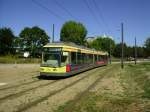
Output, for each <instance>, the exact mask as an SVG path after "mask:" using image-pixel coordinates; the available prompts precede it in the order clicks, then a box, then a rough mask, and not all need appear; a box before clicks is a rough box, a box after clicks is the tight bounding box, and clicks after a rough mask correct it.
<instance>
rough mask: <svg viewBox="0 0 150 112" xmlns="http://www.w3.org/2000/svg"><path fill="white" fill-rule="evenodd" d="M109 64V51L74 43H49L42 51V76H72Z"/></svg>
mask: <svg viewBox="0 0 150 112" xmlns="http://www.w3.org/2000/svg"><path fill="white" fill-rule="evenodd" d="M107 64H108V53H107V52H103V51H97V50H94V49H90V48H86V47H84V46H79V45H76V44H74V43H65V42H60V43H57V42H55V43H49V44H47V45H45V46H44V50H43V53H42V63H41V66H40V76H70V75H74V74H77V73H80V72H83V71H86V70H88V69H92V68H95V67H99V66H104V65H107Z"/></svg>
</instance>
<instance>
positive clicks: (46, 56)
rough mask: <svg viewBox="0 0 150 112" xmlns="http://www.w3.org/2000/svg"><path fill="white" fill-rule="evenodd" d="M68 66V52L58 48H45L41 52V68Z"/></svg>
mask: <svg viewBox="0 0 150 112" xmlns="http://www.w3.org/2000/svg"><path fill="white" fill-rule="evenodd" d="M66 64H68V52H63V51H62V50H61V49H60V48H45V49H44V52H43V60H42V66H49V67H60V66H65V65H66Z"/></svg>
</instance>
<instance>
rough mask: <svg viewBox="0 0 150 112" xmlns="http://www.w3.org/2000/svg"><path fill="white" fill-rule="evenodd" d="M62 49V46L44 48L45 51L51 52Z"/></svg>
mask: <svg viewBox="0 0 150 112" xmlns="http://www.w3.org/2000/svg"><path fill="white" fill-rule="evenodd" d="M61 50H62V48H60V47H59V48H45V49H44V51H45V52H51V51H56V52H57V51H61Z"/></svg>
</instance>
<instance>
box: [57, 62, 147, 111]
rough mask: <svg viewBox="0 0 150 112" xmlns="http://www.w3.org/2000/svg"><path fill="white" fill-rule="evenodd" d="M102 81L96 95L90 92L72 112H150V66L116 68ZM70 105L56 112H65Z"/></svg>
mask: <svg viewBox="0 0 150 112" xmlns="http://www.w3.org/2000/svg"><path fill="white" fill-rule="evenodd" d="M105 80H106V81H107V82H109V83H108V85H107V84H105V83H106V82H105ZM105 80H104V81H101V82H100V83H99V86H100V87H99V89H98V91H90V92H89V93H88V94H86V95H84V97H82V98H81V99H80V100H79V101H78V102H77V103H75V104H74V105H73V109H72V112H150V63H139V64H137V65H134V64H126V65H125V67H124V69H123V70H122V69H120V68H115V70H113V71H112V72H111V75H110V76H109V77H105ZM71 103H72V101H69V102H67V103H66V104H64V105H62V106H60V107H59V108H58V109H57V110H55V111H56V112H64V109H65V108H69V106H70V104H71Z"/></svg>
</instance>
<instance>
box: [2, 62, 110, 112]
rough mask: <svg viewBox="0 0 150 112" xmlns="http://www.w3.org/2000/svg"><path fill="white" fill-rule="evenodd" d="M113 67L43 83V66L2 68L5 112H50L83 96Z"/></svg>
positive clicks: (3, 109) (3, 106)
mask: <svg viewBox="0 0 150 112" xmlns="http://www.w3.org/2000/svg"><path fill="white" fill-rule="evenodd" d="M109 69H112V66H105V67H100V68H96V69H93V70H90V71H87V72H84V73H81V74H78V75H76V76H73V77H70V78H64V79H51V78H50V79H39V78H38V75H39V65H32V64H29V65H21V64H20V65H11V64H10V65H9V64H8V65H7V64H6V65H0V84H1V85H0V111H1V112H14V111H15V112H21V111H28V112H33V111H34V112H43V111H44V112H50V111H54V110H55V109H57V107H58V106H60V105H62V104H64V103H65V102H67V101H69V100H73V99H74V98H75V96H76V95H79V96H80V95H82V94H83V93H85V92H86V91H88V90H89V89H90V88H92V87H93V86H95V85H96V83H97V82H98V81H99V80H100V79H101V78H103V77H104V76H105V72H108V70H109Z"/></svg>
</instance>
